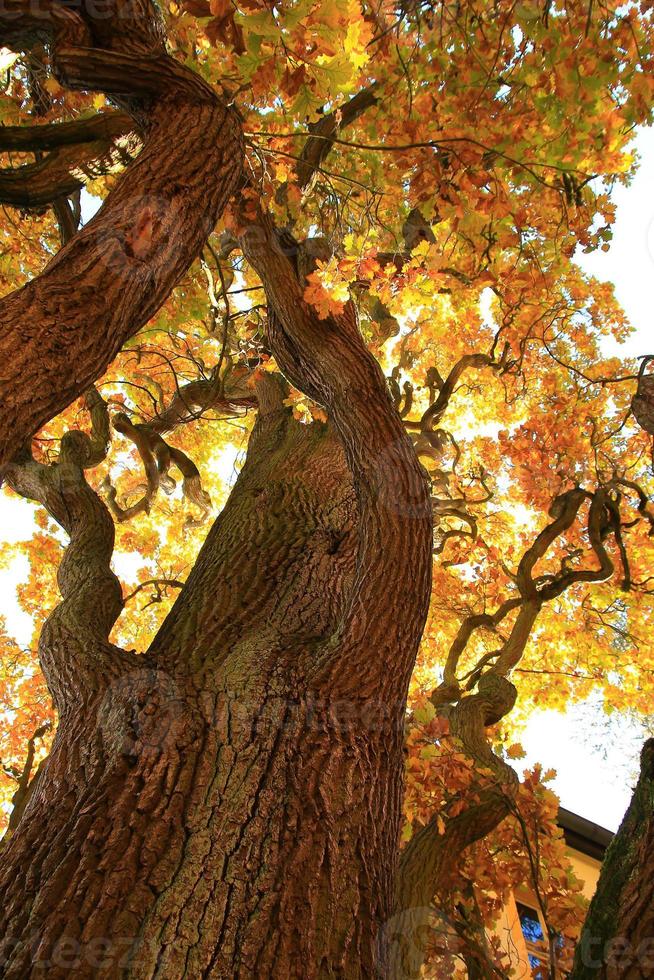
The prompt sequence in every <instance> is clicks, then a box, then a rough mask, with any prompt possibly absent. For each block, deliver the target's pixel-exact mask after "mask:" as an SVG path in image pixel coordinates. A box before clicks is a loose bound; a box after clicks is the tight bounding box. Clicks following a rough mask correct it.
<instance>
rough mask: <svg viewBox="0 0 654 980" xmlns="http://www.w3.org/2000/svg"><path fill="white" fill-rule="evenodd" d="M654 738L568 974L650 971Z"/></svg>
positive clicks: (596, 978) (623, 978)
mask: <svg viewBox="0 0 654 980" xmlns="http://www.w3.org/2000/svg"><path fill="white" fill-rule="evenodd" d="M653 936H654V739H649V741H647V742H646V743H645V746H644V747H643V751H642V754H641V770H640V778H639V780H638V784H637V786H636V789H635V790H634V795H633V797H632V799H631V803H630V804H629V808H628V810H627V812H626V814H625V816H624V819H623V821H622V824H621V825H620V829H619V830H618V832H617V834H616V835H615V837H614V838H613V840H612V841H611V843H610V845H609V847H608V850H607V852H606V856H605V858H604V863H603V865H602V872H601V874H600V879H599V882H598V885H597V891H596V893H595V895H594V897H593V900H592V902H591V904H590V908H589V910H588V915H587V917H586V921H585V923H584V927H583V930H582V933H581V936H580V938H579V942H578V944H577V949H576V953H575V962H574V967H573V970H572V973H571V974H570V980H591V978H592V980H646V978H648V977H651V976H652V975H654V940H653V938H652V937H653Z"/></svg>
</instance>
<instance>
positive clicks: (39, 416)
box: [0, 0, 243, 465]
mask: <svg viewBox="0 0 654 980" xmlns="http://www.w3.org/2000/svg"><path fill="white" fill-rule="evenodd" d="M105 14H106V16H104V15H105ZM0 26H1V27H2V28H3V31H5V34H3V43H5V44H11V45H14V46H18V47H21V46H22V47H25V46H29V45H30V44H32V43H34V41H35V40H39V39H41V40H42V39H47V40H49V41H51V42H52V53H53V63H54V66H55V71H56V72H57V75H58V78H59V80H60V81H61V82H62V84H64V85H67V86H68V87H72V88H80V87H81V88H85V89H90V90H94V91H97V90H100V91H104V92H106V93H107V94H109V95H111V97H112V98H114V99H115V100H117V101H118V102H120V103H122V104H123V106H124V107H125V108H127V109H128V111H129V112H130V115H131V116H132V117H133V119H134V121H135V122H134V125H135V128H137V129H138V130H139V131H140V132H142V133H143V134H144V145H143V150H142V152H141V153H140V154H139V156H138V158H137V159H136V160H135V161H134V162H133V163H132V164H131V165H130V166H129V167H128V168H127V170H126V171H125V174H124V175H123V177H122V179H121V181H120V183H119V184H118V186H117V187H116V188H115V189H114V190H113V191H112V193H111V194H109V196H108V198H107V200H106V202H105V204H104V206H103V207H102V208H101V209H100V211H99V212H98V213H97V214H96V215H95V217H94V218H93V219H92V220H91V221H90V222H89V223H88V224H87V225H85V226H84V228H83V229H82V230H81V231H80V232H79V233H78V234H77V235H76V236H75V237H74V238H73V239H72V240H71V241H70V242H69V243H68V245H67V246H66V247H65V248H63V249H62V250H61V251H60V252H59V254H58V255H57V256H56V257H55V258H54V259H53V260H52V261H51V262H50V264H49V265H48V266H47V267H46V269H45V270H44V272H43V273H42V274H41V275H40V276H38V277H37V278H36V279H34V280H32V281H31V282H30V283H28V284H27V285H26V286H24V287H23V288H22V289H20V290H18V291H16V292H14V293H12V294H11V295H9V296H8V297H6V298H4V299H3V301H2V304H1V305H0V362H1V363H2V364H3V365H4V369H0V375H1V376H0V384H1V397H2V404H3V412H2V418H1V420H0V465H1V464H2V463H5V462H7V461H8V460H9V459H11V458H12V457H13V456H14V454H15V453H16V452H17V451H18V450H19V449H20V447H21V446H23V445H24V443H25V441H26V440H27V439H28V438H29V437H30V436H31V435H33V434H34V432H35V431H36V430H37V429H38V428H39V426H40V425H42V424H43V423H44V422H46V421H47V420H48V419H50V418H52V417H53V416H54V415H55V414H57V412H59V411H61V410H62V409H63V408H65V406H66V405H68V404H69V403H70V402H71V401H72V400H73V399H74V398H75V397H77V396H78V395H79V394H80V393H81V392H82V391H84V390H85V389H87V388H88V387H89V385H90V384H91V383H92V382H93V381H94V380H95V378H97V377H98V376H99V375H100V374H101V373H102V372H103V371H104V370H105V369H106V367H107V365H108V364H109V362H110V361H111V359H112V358H113V357H114V356H115V354H116V353H117V351H118V350H119V349H120V348H121V347H122V345H123V343H124V342H125V340H127V339H128V338H129V337H131V336H133V335H134V334H135V333H136V332H137V331H138V330H139V329H140V328H141V326H142V325H143V324H144V323H146V322H147V320H149V319H150V317H151V316H153V315H154V313H156V311H157V310H158V309H159V307H160V306H161V304H162V303H163V302H164V300H165V299H166V297H167V296H168V294H169V293H170V291H171V289H172V288H173V286H174V285H175V283H176V282H177V281H178V279H179V277H180V276H181V275H182V273H183V272H184V271H185V270H186V269H187V268H188V266H189V265H190V263H191V262H192V261H193V259H194V258H195V256H196V255H198V254H199V252H200V250H201V248H202V246H203V244H204V242H205V240H206V238H207V237H208V235H209V234H210V232H211V231H212V230H213V227H214V225H215V222H216V220H217V218H218V217H219V215H220V214H221V212H222V210H223V208H224V205H225V203H226V201H227V199H228V198H229V196H230V194H231V193H232V192H233V191H234V190H235V189H236V187H237V186H238V182H239V181H240V179H241V173H242V161H243V140H242V134H241V126H240V122H239V120H238V118H237V116H236V113H235V112H234V111H233V109H232V108H230V107H229V106H227V105H225V104H224V103H223V102H222V101H221V100H220V98H219V97H218V96H217V94H216V93H215V92H214V91H213V90H212V89H211V88H209V86H208V85H206V84H205V83H204V82H203V81H202V80H201V79H200V78H199V77H198V76H197V75H195V74H193V73H192V72H191V71H189V70H188V69H187V68H185V67H183V66H182V65H180V64H179V63H177V62H175V61H174V60H173V59H172V58H170V57H168V56H167V55H166V53H165V48H164V44H163V34H162V31H161V23H160V20H159V17H158V15H156V13H155V9H154V7H153V6H152V5H151V4H150V2H149V0H133V2H130V3H129V4H128V3H127V2H126V0H110V2H109V3H108V5H107V8H106V10H105V8H104V7H103V17H102V18H95V19H93V18H89V20H88V22H87V21H86V20H85V19H84V18H83V17H82V16H81V15H80V14H78V13H75V12H73V11H72V10H71V9H70V8H68V7H63V6H61V7H60V6H59V5H56V4H55V5H53V6H52V7H51V8H47V9H46V8H42V7H38V9H37V8H36V7H34V5H30V4H28V3H24V2H21V3H13V4H12V3H10V4H9V5H7V4H5V6H4V7H3V11H2V13H0ZM29 138H30V139H32V138H33V130H32V133H31V134H30V136H29ZM54 138H55V139H56V137H54ZM61 152H63V150H61ZM37 347H38V352H39V356H38V357H37V356H35V349H36V348H37ZM71 365H72V366H74V367H73V369H72V370H71Z"/></svg>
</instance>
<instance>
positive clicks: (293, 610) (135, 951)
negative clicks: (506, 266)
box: [0, 216, 431, 980]
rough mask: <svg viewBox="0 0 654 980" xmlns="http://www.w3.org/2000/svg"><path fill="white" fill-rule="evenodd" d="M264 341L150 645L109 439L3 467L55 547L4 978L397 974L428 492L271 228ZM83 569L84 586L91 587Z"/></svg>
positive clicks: (3, 884) (379, 384) (372, 367)
mask: <svg viewBox="0 0 654 980" xmlns="http://www.w3.org/2000/svg"><path fill="white" fill-rule="evenodd" d="M245 247H246V248H247V249H248V250H249V255H251V256H252V262H253V264H255V263H256V267H257V269H258V271H260V274H262V277H264V276H265V283H266V288H267V290H269V299H270V309H271V314H272V315H271V324H272V326H271V338H270V342H271V347H272V348H273V350H274V352H275V355H276V357H277V359H278V361H279V362H280V363H282V364H284V365H285V368H286V370H287V372H288V374H289V375H290V376H292V377H293V378H294V380H296V383H299V384H301V385H302V386H303V388H304V389H305V390H309V391H310V392H311V393H312V394H313V395H314V397H316V398H318V399H320V401H321V402H322V404H324V405H325V406H326V407H327V410H328V412H329V415H330V418H331V424H330V426H324V425H322V424H314V425H312V426H308V427H307V426H302V425H300V424H299V423H298V422H296V421H295V420H294V419H293V418H292V415H291V414H290V412H289V410H288V409H287V408H285V407H284V406H283V397H284V390H283V387H280V383H279V382H277V381H276V380H275V379H267V381H266V382H264V383H263V384H262V386H260V390H259V421H258V422H257V425H256V427H255V430H254V432H253V435H252V438H251V441H250V446H249V451H248V459H247V462H246V465H245V467H244V469H243V471H242V473H241V475H240V478H239V480H238V482H237V485H236V487H235V489H234V492H233V494H232V496H231V497H230V500H229V502H228V504H227V506H226V508H225V509H224V511H223V512H222V514H221V515H220V517H219V519H218V520H217V522H216V523H215V525H214V527H213V528H212V530H211V531H210V533H209V535H208V537H207V540H206V542H205V544H204V546H203V548H202V551H201V553H200V555H199V558H198V560H197V562H196V565H195V567H194V569H193V571H192V573H191V575H190V576H189V579H188V581H187V583H186V585H185V587H184V589H183V590H182V591H181V593H180V595H179V597H178V600H177V602H176V603H175V605H174V607H173V609H172V610H171V613H170V614H169V616H168V618H167V620H166V621H165V623H164V624H163V626H162V629H161V631H160V633H159V635H158V636H157V638H156V639H155V641H154V643H153V645H152V648H151V649H150V650H149V651H148V653H147V654H146V655H143V656H141V657H138V656H135V655H134V654H131V653H125V652H124V651H119V650H117V649H116V648H115V647H113V646H112V645H111V643H110V641H109V639H108V637H109V631H110V629H111V626H112V624H113V622H114V620H115V618H116V616H117V615H118V614H119V612H120V594H119V592H118V591H117V583H116V581H115V579H114V578H113V575H112V573H111V571H110V569H109V559H110V555H111V547H112V544H113V525H112V522H111V519H110V516H109V514H108V512H107V510H106V508H105V507H104V505H103V504H102V502H101V501H100V500H99V498H98V497H97V496H96V495H95V494H94V493H92V491H91V490H90V489H89V488H88V486H87V485H86V483H85V481H84V475H83V470H84V467H85V466H87V465H91V460H96V459H97V456H98V453H100V452H101V451H102V445H103V444H104V443H105V441H106V432H107V428H106V422H103V421H102V418H101V413H100V410H99V407H98V406H97V404H96V403H94V401H93V396H92V395H91V396H90V398H91V404H90V407H91V408H92V409H93V410H94V411H95V423H96V424H95V429H94V432H95V436H94V440H93V443H92V445H91V446H89V445H87V444H86V443H85V441H84V440H85V437H83V436H81V435H80V433H69V435H68V436H67V437H66V439H65V440H64V442H63V443H62V455H61V459H60V460H59V462H58V463H57V464H55V465H54V466H53V467H47V468H46V467H39V466H38V465H37V464H35V463H34V462H33V461H32V460H30V459H29V458H26V459H20V460H18V461H17V462H16V463H15V464H13V465H12V466H11V467H10V469H9V474H10V477H9V478H10V479H11V481H12V484H13V485H14V486H15V487H16V489H18V490H19V491H20V492H21V493H23V494H24V495H27V496H31V497H33V498H34V499H38V500H41V502H42V503H44V504H45V506H46V507H47V508H48V509H49V510H50V512H51V513H52V514H53V516H55V518H56V519H57V520H58V521H59V522H60V523H62V525H63V526H64V527H65V528H66V529H67V530H68V532H69V534H70V536H71V544H70V547H69V549H68V552H67V554H66V558H65V560H64V563H63V564H62V572H61V581H60V584H61V590H62V594H63V596H64V601H63V603H62V605H61V606H60V607H59V608H58V609H57V610H56V611H55V612H54V613H53V615H52V616H51V617H50V619H49V620H48V622H47V624H46V627H45V628H44V631H43V637H42V641H41V647H40V658H41V663H42V666H43V669H44V673H45V675H46V679H47V681H48V684H49V686H50V689H51V691H52V693H53V696H54V698H55V702H56V704H57V707H58V710H59V711H60V716H61V720H60V725H59V729H58V732H57V737H56V742H55V746H54V750H53V752H52V754H51V756H50V758H49V760H48V763H47V765H46V767H45V768H44V770H43V772H42V773H41V775H40V777H39V780H38V785H37V786H36V788H35V790H34V792H33V794H32V796H31V799H30V801H29V803H28V805H27V807H26V810H25V814H24V817H23V820H22V821H21V824H20V826H19V828H18V830H17V832H16V833H15V834H14V836H13V837H12V838H11V839H10V840H9V842H8V844H7V847H6V850H5V853H4V854H3V859H4V861H3V870H2V873H1V875H0V896H2V902H1V907H2V912H1V913H0V930H1V932H2V935H3V936H4V937H5V938H4V943H3V950H2V955H3V957H4V962H5V966H4V975H5V976H6V977H25V976H29V977H31V976H40V975H42V974H43V973H44V972H47V975H48V976H49V977H55V978H56V977H59V976H64V975H66V976H69V975H71V973H72V975H74V976H79V977H86V976H89V977H90V976H94V977H95V976H129V977H139V978H141V977H143V978H145V977H155V976H157V977H165V978H167V980H168V978H175V977H186V976H193V977H195V976H207V977H261V976H266V977H280V978H282V977H283V978H287V977H303V978H305V977H306V978H312V977H316V978H318V977H338V976H347V977H352V978H357V977H376V976H384V975H387V974H388V961H387V953H386V942H385V940H386V935H387V930H386V925H385V924H386V923H387V922H388V920H389V919H390V918H391V917H392V913H393V907H394V897H395V896H394V888H395V877H396V870H397V854H398V850H397V844H398V835H399V829H400V817H401V799H402V774H403V761H404V760H403V752H402V746H403V733H404V712H405V707H406V694H407V688H408V682H409V678H410V674H411V669H412V666H413V662H414V658H415V653H416V650H417V645H418V642H419V639H420V635H421V632H422V628H423V625H424V620H425V616H426V612H427V606H428V600H429V592H430V571H431V511H430V505H429V496H428V488H427V485H426V481H425V479H424V475H423V473H422V471H421V469H420V467H419V465H418V463H417V460H416V458H415V455H414V453H413V450H412V447H411V443H410V441H409V439H408V437H407V436H406V433H405V431H404V427H403V425H402V422H401V419H400V418H399V416H398V415H397V414H396V412H395V410H394V408H393V405H392V402H391V399H390V396H389V393H388V390H387V386H386V383H385V379H384V378H383V375H382V374H381V372H380V370H379V368H378V366H377V364H376V362H375V361H374V359H373V358H372V357H371V355H370V354H369V353H368V351H367V349H366V348H365V345H364V344H363V342H362V340H361V337H360V335H359V332H358V329H357V323H356V315H355V312H354V310H353V309H350V310H348V312H347V315H345V316H343V317H342V318H339V319H338V320H334V321H328V322H321V321H319V320H317V319H316V318H315V315H314V314H313V312H312V310H311V309H310V308H309V307H307V306H306V304H304V301H303V298H302V289H301V286H300V283H299V282H298V280H297V277H296V275H295V272H294V270H293V267H292V264H291V263H290V262H289V260H288V258H287V257H286V256H285V255H284V254H283V252H282V251H281V250H280V249H279V248H278V247H277V245H276V238H275V235H274V230H273V229H272V227H271V226H270V225H269V224H268V222H267V219H266V218H265V216H262V220H261V223H260V224H259V226H258V227H257V228H256V229H253V231H252V233H251V237H250V238H249V240H248V241H247V243H246V246H245ZM83 570H85V572H84V574H83Z"/></svg>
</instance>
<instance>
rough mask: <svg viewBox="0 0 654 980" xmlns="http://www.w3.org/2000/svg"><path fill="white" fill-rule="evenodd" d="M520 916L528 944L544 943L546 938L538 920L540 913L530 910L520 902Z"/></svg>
mask: <svg viewBox="0 0 654 980" xmlns="http://www.w3.org/2000/svg"><path fill="white" fill-rule="evenodd" d="M518 915H519V916H520V925H521V926H522V934H523V936H524V937H525V939H526V940H527V942H530V943H542V942H543V941H544V939H545V936H544V935H543V930H542V928H541V924H540V921H539V919H538V913H537V912H536V911H535V910H534V909H530V908H528V907H527V906H526V905H522V904H521V903H520V902H518Z"/></svg>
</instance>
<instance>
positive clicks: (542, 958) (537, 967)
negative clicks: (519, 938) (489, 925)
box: [516, 902, 549, 980]
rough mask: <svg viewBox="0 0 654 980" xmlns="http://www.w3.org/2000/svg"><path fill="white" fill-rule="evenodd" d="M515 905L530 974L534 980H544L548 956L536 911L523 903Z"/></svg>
mask: <svg viewBox="0 0 654 980" xmlns="http://www.w3.org/2000/svg"><path fill="white" fill-rule="evenodd" d="M516 904H517V907H518V915H519V917H520V926H521V928H522V935H523V936H524V937H525V943H526V944H527V953H528V954H529V965H530V967H531V972H532V974H533V976H534V977H535V978H536V980H546V977H547V963H548V960H549V954H548V949H547V942H546V940H545V933H544V931H543V926H542V925H541V921H540V916H539V915H538V912H537V911H536V909H532V908H530V907H529V906H528V905H525V904H524V903H523V902H517V903H516Z"/></svg>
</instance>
